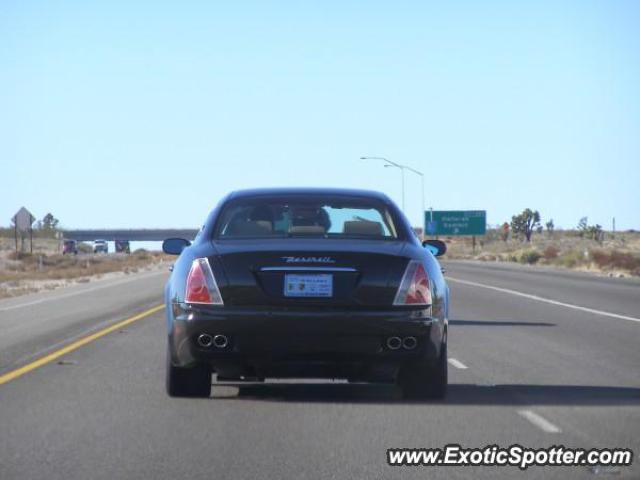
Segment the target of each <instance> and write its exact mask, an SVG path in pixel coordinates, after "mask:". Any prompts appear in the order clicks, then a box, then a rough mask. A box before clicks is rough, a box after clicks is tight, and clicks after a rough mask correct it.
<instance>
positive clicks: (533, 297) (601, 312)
mask: <svg viewBox="0 0 640 480" xmlns="http://www.w3.org/2000/svg"><path fill="white" fill-rule="evenodd" d="M447 280H449V281H452V282H454V283H461V284H463V285H471V286H474V287H480V288H486V289H488V290H495V291H496V292H502V293H509V294H511V295H516V296H518V297H523V298H528V299H530V300H536V301H538V302H544V303H549V304H551V305H558V306H560V307H566V308H572V309H574V310H580V311H582V312H588V313H593V314H594V315H602V316H604V317H611V318H619V319H621V320H629V321H631V322H640V318H636V317H630V316H628V315H620V314H618V313H613V312H605V311H604V310H596V309H595V308H588V307H583V306H582V305H574V304H573V303H565V302H559V301H558V300H553V299H551V298H545V297H539V296H538V295H531V294H530V293H524V292H519V291H517V290H511V289H508V288H500V287H494V286H493V285H485V284H484V283H478V282H470V281H468V280H461V279H459V278H452V277H447Z"/></svg>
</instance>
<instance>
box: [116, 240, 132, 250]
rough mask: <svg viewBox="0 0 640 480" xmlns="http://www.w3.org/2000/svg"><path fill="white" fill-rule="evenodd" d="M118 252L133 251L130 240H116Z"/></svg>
mask: <svg viewBox="0 0 640 480" xmlns="http://www.w3.org/2000/svg"><path fill="white" fill-rule="evenodd" d="M115 244H116V253H131V246H130V245H129V240H116V241H115Z"/></svg>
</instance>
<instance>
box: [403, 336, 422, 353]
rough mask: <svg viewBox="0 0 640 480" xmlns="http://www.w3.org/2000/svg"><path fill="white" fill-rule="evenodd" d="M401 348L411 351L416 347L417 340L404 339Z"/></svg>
mask: <svg viewBox="0 0 640 480" xmlns="http://www.w3.org/2000/svg"><path fill="white" fill-rule="evenodd" d="M402 346H403V347H404V348H405V349H406V350H413V349H414V348H416V347H417V346H418V339H416V337H404V339H403V340H402Z"/></svg>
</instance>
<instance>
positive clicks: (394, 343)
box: [387, 337, 402, 350]
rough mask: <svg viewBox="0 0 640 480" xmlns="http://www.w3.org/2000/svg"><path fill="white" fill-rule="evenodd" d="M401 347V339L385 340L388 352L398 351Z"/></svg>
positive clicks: (391, 338) (390, 338)
mask: <svg viewBox="0 0 640 480" xmlns="http://www.w3.org/2000/svg"><path fill="white" fill-rule="evenodd" d="M401 346H402V339H401V338H400V337H389V338H387V348H388V349H389V350H398V349H399V348H400V347H401Z"/></svg>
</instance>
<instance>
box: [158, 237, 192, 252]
mask: <svg viewBox="0 0 640 480" xmlns="http://www.w3.org/2000/svg"><path fill="white" fill-rule="evenodd" d="M189 245H191V242H190V241H189V240H185V239H184V238H167V239H166V240H165V241H164V242H162V251H163V252H164V253H168V254H169V255H180V254H181V253H182V250H184V249H185V248H187V247H188V246H189Z"/></svg>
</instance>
